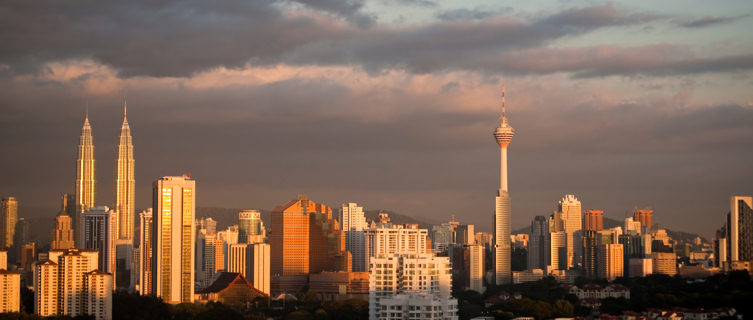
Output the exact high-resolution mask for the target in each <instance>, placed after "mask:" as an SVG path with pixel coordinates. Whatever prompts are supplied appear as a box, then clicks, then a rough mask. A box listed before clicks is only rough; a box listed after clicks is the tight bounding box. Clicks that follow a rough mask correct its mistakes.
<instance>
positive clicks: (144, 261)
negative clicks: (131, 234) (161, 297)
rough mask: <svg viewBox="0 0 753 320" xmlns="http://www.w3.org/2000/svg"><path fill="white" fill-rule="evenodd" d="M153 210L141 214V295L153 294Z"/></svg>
mask: <svg viewBox="0 0 753 320" xmlns="http://www.w3.org/2000/svg"><path fill="white" fill-rule="evenodd" d="M152 221H153V220H152V209H151V208H149V209H147V210H144V211H141V213H139V241H138V245H139V249H138V252H139V253H138V257H139V259H138V264H139V266H138V271H139V272H138V275H139V276H138V290H139V293H140V294H141V295H150V294H151V293H152V276H153V273H152V260H153V257H154V252H153V249H152V248H153V247H154V245H153V243H152V239H154V235H153V233H154V229H153V228H154V227H153V226H154V224H153V222H152Z"/></svg>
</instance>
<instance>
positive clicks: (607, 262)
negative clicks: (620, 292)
mask: <svg viewBox="0 0 753 320" xmlns="http://www.w3.org/2000/svg"><path fill="white" fill-rule="evenodd" d="M623 259H624V253H623V246H622V244H601V245H599V247H598V252H597V258H596V261H597V264H598V275H599V278H600V279H606V280H608V281H612V280H615V279H617V278H619V277H623V276H624V269H623V268H624V265H625V264H624V262H623Z"/></svg>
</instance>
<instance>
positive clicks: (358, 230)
mask: <svg viewBox="0 0 753 320" xmlns="http://www.w3.org/2000/svg"><path fill="white" fill-rule="evenodd" d="M340 222H341V223H342V229H343V231H345V249H346V250H348V251H349V252H350V254H351V255H353V272H366V271H368V269H367V264H366V258H365V257H366V247H365V246H366V239H365V234H364V229H366V228H368V227H369V226H368V225H367V224H366V217H364V215H363V207H359V206H358V205H357V204H355V203H352V202H349V203H347V204H345V203H343V204H342V206H340Z"/></svg>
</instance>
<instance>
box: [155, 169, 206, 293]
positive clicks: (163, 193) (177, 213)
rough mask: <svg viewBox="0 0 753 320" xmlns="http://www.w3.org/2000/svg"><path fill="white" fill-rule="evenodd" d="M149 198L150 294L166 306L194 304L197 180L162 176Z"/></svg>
mask: <svg viewBox="0 0 753 320" xmlns="http://www.w3.org/2000/svg"><path fill="white" fill-rule="evenodd" d="M152 199H153V205H152V208H153V210H154V211H153V216H154V217H153V229H154V230H153V237H152V245H153V246H154V247H153V248H152V249H153V258H152V294H154V295H155V296H157V297H160V298H162V299H163V300H164V301H165V302H168V303H185V302H193V300H194V246H195V241H194V218H195V212H196V181H195V180H193V179H191V177H190V176H188V175H183V176H180V177H177V176H173V177H162V178H160V179H158V180H157V181H155V182H154V184H153V198H152Z"/></svg>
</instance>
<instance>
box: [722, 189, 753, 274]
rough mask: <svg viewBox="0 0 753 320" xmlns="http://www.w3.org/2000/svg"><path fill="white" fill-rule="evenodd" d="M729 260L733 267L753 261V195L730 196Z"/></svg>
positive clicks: (728, 220)
mask: <svg viewBox="0 0 753 320" xmlns="http://www.w3.org/2000/svg"><path fill="white" fill-rule="evenodd" d="M726 229H727V241H726V244H727V250H726V251H727V255H728V258H727V261H728V263H729V265H730V268H731V269H737V264H738V263H739V262H743V261H749V262H750V261H753V197H743V196H732V197H730V209H729V214H728V215H727V228H726Z"/></svg>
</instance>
